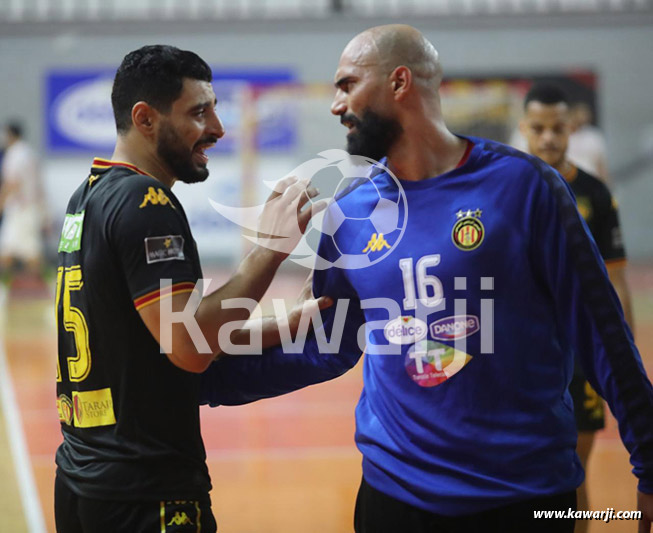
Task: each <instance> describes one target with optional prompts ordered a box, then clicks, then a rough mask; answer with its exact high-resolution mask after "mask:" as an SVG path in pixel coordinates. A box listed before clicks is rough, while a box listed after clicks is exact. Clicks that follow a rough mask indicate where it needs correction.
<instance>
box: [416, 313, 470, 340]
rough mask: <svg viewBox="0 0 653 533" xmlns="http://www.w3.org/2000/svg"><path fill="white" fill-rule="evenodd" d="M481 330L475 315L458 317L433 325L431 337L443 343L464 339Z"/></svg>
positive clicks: (450, 317) (445, 319)
mask: <svg viewBox="0 0 653 533" xmlns="http://www.w3.org/2000/svg"><path fill="white" fill-rule="evenodd" d="M479 329H480V324H479V321H478V317H476V316H473V315H457V316H448V317H445V318H441V319H440V320H438V321H437V322H433V324H431V326H430V328H429V330H430V333H431V337H433V338H434V339H437V340H441V341H450V340H455V339H464V338H465V337H469V336H470V335H473V334H474V333H476V332H477V331H478V330H479Z"/></svg>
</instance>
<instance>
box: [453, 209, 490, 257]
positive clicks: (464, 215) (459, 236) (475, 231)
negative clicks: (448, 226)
mask: <svg viewBox="0 0 653 533" xmlns="http://www.w3.org/2000/svg"><path fill="white" fill-rule="evenodd" d="M482 213H483V211H481V210H480V209H478V208H477V209H476V210H474V211H472V210H471V209H468V210H467V211H463V210H462V209H461V210H460V211H458V212H457V213H456V219H457V222H456V223H455V224H454V226H453V230H452V231H451V240H453V243H454V244H455V245H456V247H457V248H459V249H460V250H463V251H465V252H469V251H471V250H475V249H476V248H478V247H479V246H480V245H481V243H482V242H483V239H484V238H485V227H484V226H483V223H482V222H481V214H482Z"/></svg>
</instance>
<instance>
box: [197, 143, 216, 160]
mask: <svg viewBox="0 0 653 533" xmlns="http://www.w3.org/2000/svg"><path fill="white" fill-rule="evenodd" d="M213 146H215V141H213V142H211V141H209V142H201V143H198V144H196V145H195V148H193V157H194V158H195V160H196V161H197V162H198V163H199V164H201V165H203V166H206V165H207V163H208V162H209V156H208V155H206V153H205V152H206V150H208V149H209V148H213Z"/></svg>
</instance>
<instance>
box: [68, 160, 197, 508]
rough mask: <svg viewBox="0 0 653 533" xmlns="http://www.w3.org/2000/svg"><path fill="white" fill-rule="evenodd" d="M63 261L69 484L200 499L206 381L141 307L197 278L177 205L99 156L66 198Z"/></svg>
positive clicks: (130, 170)
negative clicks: (166, 348) (174, 355)
mask: <svg viewBox="0 0 653 533" xmlns="http://www.w3.org/2000/svg"><path fill="white" fill-rule="evenodd" d="M58 257H59V261H58V263H59V264H58V270H57V292H56V315H57V328H58V350H59V356H58V364H57V407H58V411H59V418H60V420H61V428H62V432H63V437H64V440H63V443H62V444H61V446H60V447H59V449H58V450H57V455H56V463H57V465H58V468H59V470H58V471H59V474H60V475H61V476H62V479H63V480H64V482H66V483H67V484H68V485H69V487H70V488H71V489H72V490H73V491H75V492H76V493H78V494H79V495H82V496H86V497H90V498H99V499H110V500H150V499H153V500H154V499H156V500H160V499H199V498H201V497H203V496H205V495H206V493H207V492H208V490H209V489H210V480H209V474H208V470H207V468H206V464H205V459H206V453H205V450H204V445H203V443H202V439H201V435H200V420H199V407H198V394H199V391H198V388H199V376H198V375H197V374H192V373H189V372H185V371H183V370H181V369H179V368H177V367H176V366H175V365H173V364H172V363H171V362H170V361H169V360H168V357H167V356H166V355H165V353H162V351H161V348H160V346H159V344H158V343H157V342H156V340H155V339H154V338H153V337H152V335H151V334H150V332H149V330H148V329H147V327H146V326H145V324H144V322H143V321H142V319H141V317H140V315H139V313H138V309H141V308H142V307H144V306H146V305H148V304H151V303H153V302H156V301H158V300H159V299H160V298H161V297H162V296H166V295H169V294H173V293H178V292H190V291H192V290H193V288H194V286H195V284H196V282H197V280H198V279H200V278H201V277H202V272H201V268H200V262H199V257H198V254H197V249H196V246H195V241H194V240H193V237H192V235H191V231H190V227H189V225H188V220H187V218H186V215H185V213H184V211H183V209H182V206H181V204H180V203H179V201H178V200H177V198H176V197H175V196H174V194H173V193H172V192H171V190H170V189H169V188H168V187H166V186H165V185H163V184H162V183H161V182H160V181H158V180H156V179H155V178H153V177H151V176H149V175H147V174H146V173H144V172H141V171H140V170H139V169H137V168H136V167H133V166H131V165H128V164H125V163H117V162H112V161H106V160H102V159H95V160H94V161H93V166H92V168H91V173H90V175H89V177H88V178H87V179H86V180H85V181H84V183H82V185H81V186H80V187H79V188H78V189H77V190H76V191H75V193H74V194H73V196H72V198H71V199H70V202H69V204H68V208H67V211H66V218H65V221H64V226H63V231H62V234H61V240H60V243H59V253H58ZM162 280H169V281H162ZM162 284H163V285H162ZM166 284H167V289H166V288H165V287H166ZM162 287H164V288H163V289H162ZM162 290H163V292H162Z"/></svg>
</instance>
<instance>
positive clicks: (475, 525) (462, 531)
mask: <svg viewBox="0 0 653 533" xmlns="http://www.w3.org/2000/svg"><path fill="white" fill-rule="evenodd" d="M569 509H571V510H572V511H575V510H576V491H572V492H565V493H563V494H556V495H553V496H545V497H542V498H535V499H532V500H526V501H523V502H518V503H513V504H510V505H507V506H504V507H500V508H497V509H491V510H489V511H484V512H481V513H477V514H473V515H465V516H454V517H452V516H443V515H439V514H435V513H429V512H428V511H424V510H423V509H418V508H417V507H413V506H412V505H408V504H407V503H404V502H401V501H399V500H397V499H395V498H392V497H391V496H388V495H387V494H384V493H382V492H380V491H378V490H376V489H374V488H372V487H371V486H370V485H368V484H367V482H366V481H365V479H363V480H362V481H361V486H360V489H359V491H358V497H357V498H356V511H355V514H354V530H355V531H356V533H479V532H483V533H526V532H527V533H573V531H574V524H575V520H573V519H544V518H539V519H536V518H534V514H533V511H564V512H565V513H567V512H569Z"/></svg>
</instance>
